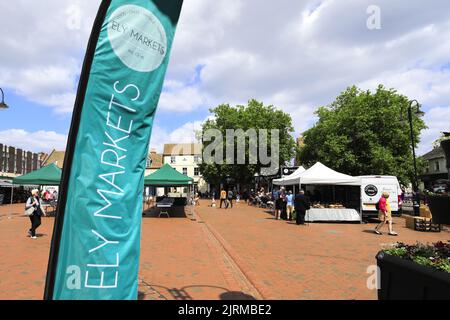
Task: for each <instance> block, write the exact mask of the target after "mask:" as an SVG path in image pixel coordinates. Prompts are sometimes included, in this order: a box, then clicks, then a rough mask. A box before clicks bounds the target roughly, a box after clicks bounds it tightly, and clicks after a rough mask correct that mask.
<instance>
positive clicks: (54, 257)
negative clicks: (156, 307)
mask: <svg viewBox="0 0 450 320" xmlns="http://www.w3.org/2000/svg"><path fill="white" fill-rule="evenodd" d="M110 4H111V0H102V2H101V4H100V8H99V10H98V13H97V17H96V18H95V21H94V26H93V29H92V32H91V36H90V38H89V42H88V47H87V52H86V56H85V59H84V62H83V68H82V72H81V77H80V82H79V85H78V92H77V97H76V100H75V105H74V110H73V115H72V122H71V125H70V131H69V136H68V140H67V148H66V153H65V156H64V167H63V170H62V176H61V182H60V186H59V190H60V191H59V199H58V205H57V209H56V215H55V222H54V227H53V236H52V241H51V246H50V255H49V260H48V267H47V275H46V281H45V290H44V300H53V292H54V287H55V277H56V269H57V263H58V254H59V247H60V242H61V233H62V229H63V223H64V212H65V209H66V202H67V188H68V184H69V178H70V171H71V167H72V161H73V155H74V150H75V145H76V140H77V135H78V130H79V126H80V119H81V112H82V109H83V104H84V100H85V96H86V87H87V84H88V80H89V75H90V71H91V67H92V62H93V59H94V54H95V49H96V45H97V42H98V38H99V36H100V32H101V27H102V23H103V21H104V19H105V17H106V13H107V11H108V8H109V6H110Z"/></svg>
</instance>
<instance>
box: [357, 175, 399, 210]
mask: <svg viewBox="0 0 450 320" xmlns="http://www.w3.org/2000/svg"><path fill="white" fill-rule="evenodd" d="M360 178H361V182H362V185H361V200H362V211H363V217H374V216H378V212H377V208H376V205H377V203H378V201H379V200H380V198H381V195H382V194H383V192H389V195H390V196H389V202H390V203H391V208H392V214H394V215H395V214H400V213H401V207H402V189H401V188H400V184H399V182H398V179H397V177H394V176H361V177H360Z"/></svg>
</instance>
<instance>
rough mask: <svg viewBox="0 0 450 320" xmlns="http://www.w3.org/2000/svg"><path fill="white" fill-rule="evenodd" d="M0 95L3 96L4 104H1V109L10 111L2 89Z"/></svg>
mask: <svg viewBox="0 0 450 320" xmlns="http://www.w3.org/2000/svg"><path fill="white" fill-rule="evenodd" d="M0 93H1V94H2V102H0V109H8V108H9V107H8V105H7V104H6V103H5V94H4V93H3V90H2V88H0Z"/></svg>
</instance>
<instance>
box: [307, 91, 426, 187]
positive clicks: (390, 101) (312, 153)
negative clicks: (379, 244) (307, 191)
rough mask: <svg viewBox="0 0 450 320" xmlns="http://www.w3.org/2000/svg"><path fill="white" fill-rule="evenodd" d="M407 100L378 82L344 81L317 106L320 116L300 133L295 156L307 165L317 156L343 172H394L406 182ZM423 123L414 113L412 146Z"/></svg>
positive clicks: (410, 173)
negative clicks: (372, 85) (363, 86)
mask: <svg viewBox="0 0 450 320" xmlns="http://www.w3.org/2000/svg"><path fill="white" fill-rule="evenodd" d="M409 105H410V102H409V99H408V98H407V97H406V96H404V95H401V94H399V93H397V91H396V90H394V89H390V90H387V89H385V88H384V87H383V86H382V85H380V86H379V87H378V88H377V90H376V92H374V93H372V92H370V91H362V90H360V89H358V88H357V87H355V86H353V87H349V88H347V90H346V91H344V92H343V93H341V94H340V95H339V96H338V97H337V98H336V100H335V101H334V102H333V103H331V104H330V105H329V106H326V107H321V108H319V109H318V111H317V112H316V114H317V115H318V117H319V121H318V122H317V124H316V125H315V126H314V127H313V128H311V129H309V130H307V131H306V132H305V133H304V137H305V140H304V142H305V146H304V147H303V148H302V150H301V151H300V152H299V157H300V159H301V161H302V162H303V163H304V164H306V165H311V164H314V163H315V162H317V161H320V162H322V163H323V164H325V165H327V166H330V167H331V168H333V169H335V170H337V171H340V172H343V173H347V174H351V175H355V176H358V175H372V174H379V175H394V176H397V177H398V178H399V180H400V181H401V182H402V183H403V184H407V183H408V182H410V181H413V177H414V168H413V157H412V150H411V137H410V128H409V122H408V113H407V110H408V108H409ZM423 129H426V126H425V123H424V121H423V120H422V119H421V118H419V117H418V116H417V115H416V114H414V113H413V137H414V142H415V145H416V146H417V144H418V143H419V142H420V132H421V131H422V130H423ZM418 163H419V167H420V166H422V164H421V162H420V159H418Z"/></svg>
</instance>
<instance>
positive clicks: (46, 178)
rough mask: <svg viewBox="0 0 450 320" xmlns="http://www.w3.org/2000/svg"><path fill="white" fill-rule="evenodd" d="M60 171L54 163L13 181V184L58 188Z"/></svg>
mask: <svg viewBox="0 0 450 320" xmlns="http://www.w3.org/2000/svg"><path fill="white" fill-rule="evenodd" d="M61 173H62V170H61V169H60V168H58V167H57V166H56V165H55V164H54V163H52V164H50V165H48V166H46V167H42V168H40V169H39V170H36V171H33V172H30V173H28V174H25V175H23V176H20V177H17V178H14V179H13V184H18V185H31V186H59V182H60V181H61Z"/></svg>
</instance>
